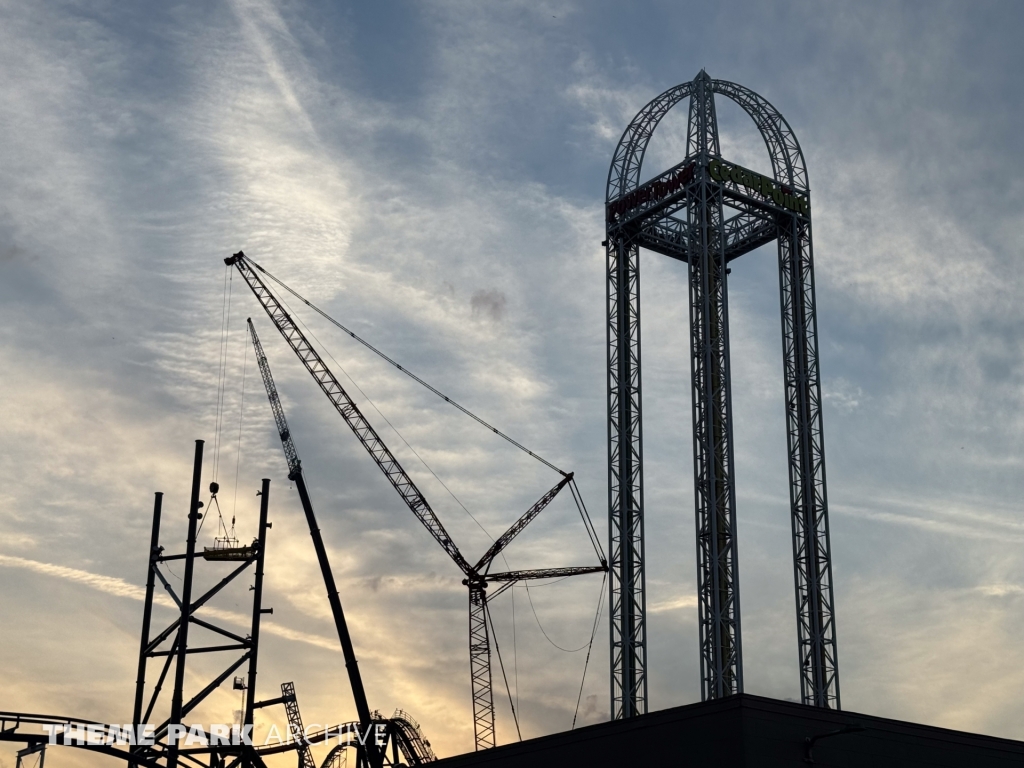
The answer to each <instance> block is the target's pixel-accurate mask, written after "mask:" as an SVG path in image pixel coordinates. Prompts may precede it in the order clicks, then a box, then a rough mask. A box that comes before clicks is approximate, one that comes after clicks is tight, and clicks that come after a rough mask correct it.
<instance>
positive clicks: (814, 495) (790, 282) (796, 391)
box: [779, 216, 840, 709]
mask: <svg viewBox="0 0 1024 768" xmlns="http://www.w3.org/2000/svg"><path fill="white" fill-rule="evenodd" d="M780 228H781V229H782V232H781V233H780V237H779V294H780V299H781V304H782V359H783V381H784V384H785V393H786V435H787V441H788V445H789V493H790V505H791V510H792V514H791V519H792V525H793V564H794V579H795V585H796V614H797V641H798V648H799V660H800V693H801V699H802V700H803V703H804V704H809V705H811V706H815V707H824V708H827V709H839V707H840V701H839V671H838V655H837V652H836V633H835V616H834V608H833V595H832V556H831V543H830V541H829V530H828V499H827V496H826V493H825V445H824V436H823V433H822V422H821V379H820V375H819V369H818V327H817V326H818V323H817V314H816V307H815V300H814V260H813V257H812V253H811V225H810V222H808V221H804V220H802V219H800V218H799V217H797V216H792V217H788V220H786V221H785V222H783V224H782V226H781V227H780Z"/></svg>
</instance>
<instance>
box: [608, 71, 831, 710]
mask: <svg viewBox="0 0 1024 768" xmlns="http://www.w3.org/2000/svg"><path fill="white" fill-rule="evenodd" d="M716 93H717V94H721V95H723V96H726V97H728V98H729V99H731V100H732V101H734V102H735V103H736V104H738V105H739V106H740V107H741V108H742V109H743V110H744V111H745V112H746V113H747V115H748V116H750V118H751V119H752V120H753V121H754V123H755V124H756V125H757V127H758V130H759V131H760V132H761V136H762V137H763V139H764V142H765V146H766V147H767V149H768V155H769V159H770V160H771V164H772V172H773V176H774V178H768V177H762V176H761V175H760V174H757V173H754V172H752V171H747V170H746V169H743V168H740V167H739V166H734V165H733V164H731V163H728V162H726V161H724V160H723V159H722V158H721V154H720V148H719V143H718V127H717V121H716V117H715V104H714V94H716ZM684 99H690V105H689V106H690V108H689V125H688V136H687V157H686V158H685V159H684V160H683V162H682V163H680V164H679V165H678V166H675V167H674V168H672V169H669V170H668V171H666V172H665V173H663V174H661V175H660V176H657V177H655V178H653V179H651V180H650V181H648V182H646V183H645V184H642V185H641V184H640V173H641V167H642V164H643V158H644V154H645V152H646V150H647V145H648V143H649V142H650V138H651V136H652V135H653V133H654V130H655V128H656V127H657V125H658V123H659V122H660V121H661V119H662V117H664V116H665V114H666V113H667V112H668V111H669V110H670V109H671V108H672V107H674V106H675V105H676V104H678V103H679V102H681V101H683V100H684ZM607 205H608V215H607V221H608V224H607V227H608V229H607V233H608V236H607V240H606V243H605V245H606V248H607V257H608V273H607V284H608V405H609V409H608V424H609V536H610V543H611V546H610V549H611V561H610V566H611V573H612V577H611V579H610V584H611V587H610V589H611V605H612V613H611V665H612V716H613V717H614V718H621V717H630V716H632V715H635V714H640V713H643V712H645V711H646V705H647V704H646V702H647V682H646V636H645V617H644V613H645V600H644V557H643V517H644V515H643V447H642V421H641V386H640V381H641V379H640V294H639V248H640V247H641V246H643V247H645V248H649V249H651V250H654V251H656V252H658V253H662V254H664V255H668V256H671V257H673V258H676V259H679V260H681V261H686V262H687V263H688V276H689V293H690V297H689V298H690V319H691V372H692V378H693V390H692V391H693V429H694V480H695V505H696V525H697V555H698V590H699V596H698V597H699V599H698V605H699V614H700V615H699V624H700V648H701V670H702V695H703V698H704V699H711V698H718V697H721V696H727V695H730V694H734V693H738V692H741V691H742V690H743V665H742V654H741V636H740V612H739V582H738V571H737V555H736V513H735V481H734V477H733V445H732V444H733V440H732V417H731V394H730V376H729V333H728V292H727V278H726V275H727V274H728V268H727V264H728V263H729V262H730V261H732V260H733V259H735V258H738V257H739V256H741V255H743V254H744V253H747V252H749V251H751V250H753V249H755V248H757V247H759V246H761V245H764V244H766V243H768V242H771V241H772V240H776V241H777V242H778V249H779V275H780V300H781V307H782V331H783V333H782V335H783V372H784V385H785V392H786V419H787V435H788V446H789V480H790V499H791V513H792V514H791V519H792V525H793V542H794V569H795V580H796V603H797V628H798V642H799V653H800V655H799V661H800V670H801V692H802V697H803V701H804V702H805V703H807V704H811V705H814V706H819V707H830V708H836V709H838V708H839V681H838V672H837V656H836V640H835V621H834V617H833V594H832V566H831V556H830V544H829V532H828V505H827V500H826V493H825V464H824V444H823V438H822V423H821V394H820V389H821V387H820V378H819V372H818V345H817V322H816V314H815V302H814V274H813V259H812V248H811V224H810V195H809V190H808V181H807V168H806V164H805V163H804V159H803V154H802V152H801V150H800V145H799V142H798V141H797V139H796V136H795V135H794V133H793V131H792V129H791V128H790V126H789V124H788V123H787V122H786V120H785V118H783V117H782V115H781V114H779V112H778V111H777V110H776V109H775V108H774V107H772V105H771V104H769V103H768V102H767V101H766V100H765V99H763V98H761V97H760V96H759V95H757V94H756V93H754V92H753V91H750V90H749V89H747V88H744V87H743V86H740V85H737V84H735V83H730V82H727V81H723V80H712V79H711V78H710V77H708V75H707V74H706V73H705V72H703V71H702V72H701V73H700V74H699V75H698V76H697V77H696V78H695V79H694V80H693V81H692V82H689V83H683V84H682V85H679V86H676V87H675V88H671V89H669V90H667V91H665V92H664V93H662V94H661V95H660V96H658V97H656V98H655V99H653V100H652V101H651V102H650V103H649V104H647V105H646V106H645V107H644V108H643V109H641V110H640V112H639V113H638V114H637V115H636V117H635V118H634V119H633V121H632V122H631V123H630V124H629V126H628V127H627V128H626V130H625V132H624V133H623V135H622V138H621V139H620V141H619V144H618V146H617V147H616V151H615V155H614V158H613V160H612V165H611V168H610V170H609V175H608V188H607ZM726 205H728V206H730V207H731V208H734V209H736V210H738V211H739V213H738V214H736V215H734V216H731V217H730V218H726V217H725V214H724V210H725V206H726Z"/></svg>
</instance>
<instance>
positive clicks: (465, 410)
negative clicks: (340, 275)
mask: <svg viewBox="0 0 1024 768" xmlns="http://www.w3.org/2000/svg"><path fill="white" fill-rule="evenodd" d="M246 262H247V263H248V264H249V265H250V266H252V267H254V268H256V269H258V270H259V271H260V272H262V273H263V274H265V275H266V276H267V277H269V278H270V279H271V280H273V281H274V282H275V283H277V284H278V285H280V286H281V287H282V288H284V289H285V290H286V291H288V293H290V294H291V295H292V296H294V297H295V298H297V299H298V300H299V301H301V302H302V303H303V304H305V305H306V306H307V307H309V308H310V309H312V310H313V311H314V312H316V313H317V314H318V315H320V316H321V317H322V318H324V319H325V320H326V321H327V322H329V323H331V324H332V325H335V326H336V327H338V328H340V329H341V330H342V331H344V332H345V333H347V334H348V335H349V336H351V337H352V338H353V339H355V340H356V341H358V342H359V343H360V344H362V345H363V346H364V347H366V348H367V349H369V350H370V351H371V352H373V353H374V354H375V355H377V356H378V357H380V358H381V359H382V360H386V361H387V362H389V363H390V364H391V365H393V366H394V367H395V368H397V369H398V370H400V371H401V372H402V373H404V374H405V375H406V376H408V377H409V378H410V379H412V380H413V381H416V382H418V383H419V384H422V385H423V386H424V387H426V388H427V389H429V390H430V391H431V392H433V393H434V394H435V395H437V396H438V397H440V398H441V399H442V400H444V401H445V402H446V403H448V404H449V405H451V406H453V407H455V408H457V409H459V410H460V411H462V412H463V413H464V414H466V415H467V416H469V417H470V418H471V419H473V420H474V421H476V422H477V423H479V424H481V425H483V426H485V427H487V429H489V430H491V432H493V433H494V434H496V435H497V436H498V437H500V438H502V439H503V440H507V441H508V442H510V443H511V444H512V445H514V446H515V447H516V448H518V449H519V450H521V451H523V452H524V453H527V454H529V455H530V456H532V457H533V458H535V459H536V460H537V461H539V462H540V463H541V464H543V465H544V466H546V467H548V468H549V469H553V470H554V471H555V472H557V473H558V474H560V475H561V476H562V477H565V476H566V473H565V472H563V471H562V470H561V469H559V468H558V467H556V466H555V465H554V464H552V463H551V462H550V461H548V460H547V459H545V458H544V457H543V456H539V455H537V454H536V453H534V452H533V451H531V450H530V449H529V448H527V447H526V446H525V445H523V444H522V443H520V442H517V441H516V440H514V439H513V438H511V437H509V436H508V435H506V434H505V433H504V432H502V431H501V430H499V429H498V428H497V427H495V426H493V425H491V424H488V423H487V422H486V421H484V420H483V419H481V418H480V417H479V416H477V415H476V414H475V413H473V412H472V411H470V410H469V409H468V408H465V407H463V406H461V405H459V404H458V403H457V402H455V401H454V400H452V399H451V398H450V397H448V395H446V394H444V393H443V392H441V391H440V390H438V389H436V388H435V387H433V386H431V385H430V384H428V383H427V382H425V381H424V380H423V379H421V378H420V377H419V376H417V375H416V374H415V373H413V372H412V371H410V370H409V369H407V368H404V367H403V366H401V365H400V364H399V363H397V362H395V361H394V360H392V359H391V358H390V357H388V356H387V355H385V354H384V353H383V352H381V351H380V350H379V349H377V348H376V347H375V346H373V345H372V344H371V343H370V342H368V341H366V339H364V338H362V337H360V336H357V335H356V334H355V333H354V332H353V331H350V330H349V329H348V328H346V327H345V326H344V325H342V324H341V323H339V322H338V321H337V320H335V319H334V318H333V317H331V316H330V315H328V314H327V313H326V312H324V311H323V310H322V309H320V308H319V307H318V306H316V305H315V304H314V303H313V302H311V301H309V299H307V298H305V297H304V296H302V295H301V294H299V293H298V292H297V291H295V290H293V289H292V288H291V287H289V286H288V285H286V284H285V283H284V282H282V281H281V280H279V279H278V278H276V277H274V275H272V274H271V273H270V272H268V271H267V270H266V269H264V268H263V267H261V266H260V265H259V264H257V263H256V262H255V261H253V260H252V259H246Z"/></svg>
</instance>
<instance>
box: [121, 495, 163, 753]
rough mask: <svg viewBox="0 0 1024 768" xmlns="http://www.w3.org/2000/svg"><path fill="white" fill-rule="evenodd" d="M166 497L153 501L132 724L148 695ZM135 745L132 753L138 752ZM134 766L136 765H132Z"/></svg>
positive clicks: (137, 722) (136, 724)
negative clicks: (148, 665)
mask: <svg viewBox="0 0 1024 768" xmlns="http://www.w3.org/2000/svg"><path fill="white" fill-rule="evenodd" d="M163 501H164V495H163V494H162V493H160V492H159V491H158V492H157V493H156V495H155V497H154V499H153V529H152V532H151V533H150V536H149V570H148V571H147V573H146V602H145V603H144V604H143V607H142V639H141V641H140V642H139V669H138V673H137V675H136V677H135V707H134V709H133V710H132V723H133V724H134V725H135V726H139V725H140V724H141V723H142V702H143V699H144V698H145V694H146V662H147V661H148V660H149V656H148V655H147V654H146V647H147V646H148V645H149V628H150V623H151V621H152V618H153V590H154V588H155V586H156V563H157V558H158V557H160V512H161V509H162V507H163ZM137 749H138V747H137V746H135V745H133V746H132V747H131V748H130V750H129V751H130V752H136V751H137ZM132 765H134V763H133V764H132Z"/></svg>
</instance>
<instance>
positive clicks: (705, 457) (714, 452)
mask: <svg viewBox="0 0 1024 768" xmlns="http://www.w3.org/2000/svg"><path fill="white" fill-rule="evenodd" d="M694 86H695V88H694V94H693V96H692V98H691V100H690V116H689V138H688V145H689V146H688V147H687V149H688V154H689V155H690V156H691V157H697V158H699V159H698V162H697V166H698V171H697V182H698V183H697V184H696V185H694V186H693V187H691V196H692V199H691V200H690V205H689V206H688V215H689V219H690V224H691V228H690V231H691V233H692V234H691V239H690V243H689V248H688V251H689V253H688V256H689V258H688V263H689V283H690V334H691V335H690V339H691V347H690V361H691V373H692V376H693V461H694V489H695V493H694V501H695V505H696V525H697V593H698V598H697V599H698V616H699V628H700V657H701V697H702V699H703V700H705V701H706V700H708V699H718V698H721V697H723V696H729V695H732V694H735V693H742V691H743V659H742V653H741V649H742V646H741V641H740V599H739V573H738V559H737V552H736V494H735V477H734V471H733V468H734V461H733V432H732V394H731V389H732V387H731V382H730V373H729V312H728V299H727V286H726V274H727V271H728V270H727V269H726V263H725V234H724V231H723V226H722V224H723V212H722V205H723V201H722V190H721V187H720V186H719V185H717V184H715V183H714V182H713V181H712V180H711V178H710V176H709V175H708V170H707V163H708V160H709V158H710V157H711V156H717V155H719V146H718V121H717V118H716V115H715V103H714V93H713V91H712V86H711V81H710V78H709V77H708V76H707V74H706V73H704V72H701V74H700V75H698V76H697V78H696V80H695V81H694Z"/></svg>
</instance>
